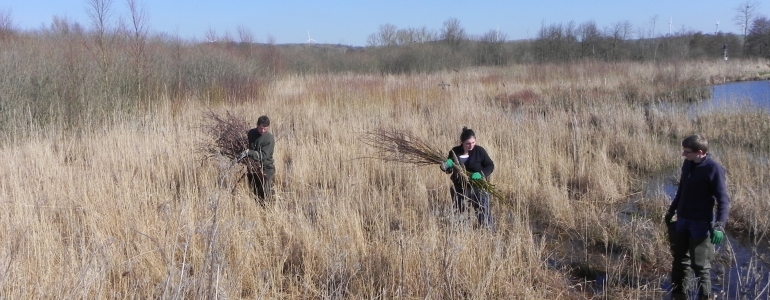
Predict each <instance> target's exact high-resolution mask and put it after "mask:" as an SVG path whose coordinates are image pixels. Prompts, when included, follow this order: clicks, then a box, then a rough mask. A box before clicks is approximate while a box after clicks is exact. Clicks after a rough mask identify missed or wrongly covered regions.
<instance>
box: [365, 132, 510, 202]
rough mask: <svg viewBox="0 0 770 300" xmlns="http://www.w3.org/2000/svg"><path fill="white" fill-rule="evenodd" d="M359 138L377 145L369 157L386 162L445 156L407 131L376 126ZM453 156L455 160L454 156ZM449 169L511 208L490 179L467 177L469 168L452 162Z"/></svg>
mask: <svg viewBox="0 0 770 300" xmlns="http://www.w3.org/2000/svg"><path fill="white" fill-rule="evenodd" d="M361 140H362V141H363V142H364V143H365V144H367V145H369V146H370V147H372V148H374V149H377V152H376V153H377V156H376V157H371V158H374V159H379V160H383V161H387V162H402V163H408V164H413V165H417V166H427V165H436V164H441V163H442V162H444V161H445V160H446V156H445V155H444V154H443V151H441V150H439V149H438V148H436V147H433V146H432V145H430V144H429V143H427V142H425V141H424V140H422V139H420V138H419V137H417V136H416V135H414V134H412V133H410V132H404V131H396V130H385V129H377V130H373V131H368V132H365V133H364V134H363V137H362V138H361ZM454 160H455V161H457V158H455V159H454ZM452 172H455V173H457V174H460V178H461V180H463V185H470V186H472V187H474V188H477V189H480V190H482V191H485V192H488V193H489V194H490V195H492V196H495V198H496V199H497V200H498V201H499V202H500V203H502V204H504V205H506V206H508V207H509V208H513V205H512V204H511V203H509V201H507V200H506V199H505V197H503V194H502V193H501V192H500V191H499V190H497V188H496V187H495V185H494V184H492V183H491V182H489V181H487V180H470V176H471V172H469V171H468V170H466V169H465V168H464V167H463V166H462V165H460V164H455V165H454V166H453V167H452Z"/></svg>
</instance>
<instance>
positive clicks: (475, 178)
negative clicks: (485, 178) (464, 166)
mask: <svg viewBox="0 0 770 300" xmlns="http://www.w3.org/2000/svg"><path fill="white" fill-rule="evenodd" d="M471 179H473V180H481V173H479V172H475V173H473V174H471Z"/></svg>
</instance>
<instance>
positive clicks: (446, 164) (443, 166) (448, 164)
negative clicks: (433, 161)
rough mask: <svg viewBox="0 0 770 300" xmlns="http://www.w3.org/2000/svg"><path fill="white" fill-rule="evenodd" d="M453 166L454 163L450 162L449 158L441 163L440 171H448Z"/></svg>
mask: <svg viewBox="0 0 770 300" xmlns="http://www.w3.org/2000/svg"><path fill="white" fill-rule="evenodd" d="M454 165H455V163H454V161H452V159H451V158H449V159H447V160H446V161H445V162H442V163H441V170H444V171H446V170H449V169H451V168H452V167H454Z"/></svg>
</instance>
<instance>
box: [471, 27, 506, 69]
mask: <svg viewBox="0 0 770 300" xmlns="http://www.w3.org/2000/svg"><path fill="white" fill-rule="evenodd" d="M507 39H508V35H506V34H505V33H502V32H500V31H499V30H494V29H490V30H489V31H487V33H485V34H483V35H482V36H481V37H480V38H479V41H478V44H477V47H476V54H475V55H476V58H475V59H476V63H478V64H481V65H497V66H501V65H504V64H506V63H507V57H506V55H505V49H504V47H503V46H504V44H505V41H506V40H507Z"/></svg>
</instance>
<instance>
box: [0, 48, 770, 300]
mask: <svg viewBox="0 0 770 300" xmlns="http://www.w3.org/2000/svg"><path fill="white" fill-rule="evenodd" d="M735 63H736V64H737V63H739V62H735ZM599 67H601V68H599ZM698 68H702V67H699V66H688V65H683V66H680V67H679V68H671V69H670V68H667V67H666V66H660V67H655V66H650V65H636V64H611V65H593V64H585V65H578V66H569V67H558V66H543V68H542V69H540V68H538V67H533V66H526V67H525V66H522V67H514V68H510V69H483V70H465V71H461V72H449V73H436V74H426V75H411V76H409V75H404V76H375V75H372V76H348V75H317V76H306V77H303V76H294V77H287V78H284V79H282V80H278V81H277V82H276V83H275V84H274V85H273V86H271V89H270V90H269V91H267V92H265V93H266V97H265V98H264V99H261V100H258V101H255V102H254V103H248V104H246V105H243V106H238V107H226V108H221V110H222V111H224V110H229V111H238V112H239V113H238V116H239V117H242V118H246V119H249V120H251V122H255V121H256V117H258V116H260V115H262V114H267V115H269V116H270V117H271V119H272V120H273V125H272V126H271V130H272V131H273V132H274V134H275V136H276V138H277V147H276V153H275V160H276V167H277V169H278V172H277V175H276V189H277V195H278V196H277V199H276V201H275V203H274V204H273V205H271V206H268V207H267V208H264V209H261V208H260V207H259V205H256V203H255V202H254V200H253V198H252V196H251V195H250V194H249V190H248V189H247V187H246V186H245V184H244V182H243V181H238V179H239V178H240V174H239V173H238V172H239V170H238V169H234V168H230V167H229V166H230V161H229V160H222V161H219V160H217V159H204V154H203V153H200V152H197V151H196V145H199V143H200V142H202V141H203V139H205V137H206V136H207V135H206V134H205V131H204V130H203V127H202V126H201V123H202V122H203V120H204V117H203V114H202V113H201V111H204V110H205V109H206V108H204V107H200V106H197V105H195V104H190V105H189V106H186V107H184V108H183V109H181V110H179V111H176V112H173V111H172V108H171V107H164V106H162V105H161V106H159V109H158V110H157V111H155V112H153V113H152V114H149V115H147V116H146V117H143V118H134V117H128V116H126V117H120V116H119V117H117V118H116V120H115V122H114V124H113V125H111V126H109V127H105V128H94V129H93V130H91V131H88V132H86V133H84V134H82V135H81V136H76V137H73V136H70V135H68V134H67V132H65V131H63V130H59V129H57V128H45V129H40V130H39V131H37V132H32V133H31V134H30V135H29V136H33V137H34V138H32V139H29V140H24V141H14V142H12V143H5V144H4V146H2V148H1V149H0V158H1V159H0V161H2V163H0V164H2V165H0V168H2V169H3V170H5V171H4V172H2V173H0V177H2V178H0V201H1V202H0V203H2V217H0V226H1V227H2V228H5V230H4V231H3V232H2V234H0V242H1V243H2V244H3V245H2V246H3V247H2V248H0V249H2V251H1V252H0V267H2V268H0V270H2V271H1V272H0V294H2V295H4V296H5V297H7V298H13V299H37V298H56V299H61V298H89V299H94V298H162V299H179V298H188V299H189V298H193V299H203V298H209V299H210V298H245V299H253V298H268V299H273V298H284V299H294V298H324V299H326V298H334V299H362V298H363V299H372V298H380V299H390V298H397V299H417V298H419V299H466V298H473V299H584V298H607V299H620V298H631V299H651V298H661V297H662V296H663V294H664V291H663V290H662V289H661V285H662V282H664V281H665V272H666V270H667V269H668V265H669V256H668V252H667V246H666V244H665V243H664V241H665V236H664V235H663V228H662V224H661V221H660V218H661V216H662V215H663V210H664V209H665V207H666V205H667V199H666V196H665V194H663V193H662V192H661V191H662V189H663V187H662V186H661V187H659V188H656V189H653V192H651V193H649V192H645V191H644V190H643V186H644V185H643V183H644V182H646V181H648V180H650V179H651V178H657V177H666V178H668V177H671V176H675V174H674V172H675V170H676V167H677V166H678V165H679V164H680V163H681V160H680V158H679V156H678V151H679V147H678V144H677V143H678V141H679V140H680V139H681V138H682V137H684V136H686V135H689V134H691V133H694V132H699V133H703V134H705V135H706V136H709V137H713V139H712V143H713V144H714V152H715V153H714V154H715V156H716V157H717V158H718V159H719V160H720V161H722V162H723V163H724V164H725V167H726V168H727V169H728V172H729V180H730V182H729V184H730V189H731V192H732V195H731V196H733V199H734V202H733V203H734V206H733V209H732V212H731V217H732V218H733V221H732V223H734V224H733V225H736V226H738V225H740V226H741V227H740V228H743V229H744V230H748V231H752V232H754V233H766V232H767V231H768V228H769V227H768V223H767V221H766V220H765V219H766V218H765V217H762V216H760V215H758V214H756V213H753V212H756V211H762V209H763V208H764V206H763V205H764V204H762V201H761V199H766V197H767V195H768V186H770V184H768V182H767V179H768V178H770V176H767V175H768V174H767V172H768V171H767V170H768V168H766V167H765V168H762V167H761V166H757V164H756V163H751V158H752V157H754V156H755V155H766V153H767V148H766V147H767V146H768V145H767V144H762V143H759V141H761V140H762V137H752V136H751V132H754V131H755V130H756V126H753V125H750V124H756V122H740V121H735V120H736V119H738V120H740V119H741V118H751V119H752V120H756V121H758V122H765V123H764V124H768V123H770V122H768V121H770V117H769V116H768V114H766V113H757V112H753V111H752V112H746V111H739V112H737V113H736V115H733V116H724V117H723V116H721V115H705V116H704V117H703V118H700V119H690V118H688V117H687V114H686V111H685V110H684V109H677V108H667V109H662V108H661V109H655V110H650V109H645V108H644V107H643V106H638V104H637V103H638V102H636V101H630V100H629V99H627V98H624V97H625V96H624V95H625V92H624V90H623V89H622V88H621V87H628V86H629V85H633V86H635V88H634V89H635V90H636V91H645V90H646V89H647V88H649V86H648V85H646V84H645V82H646V81H645V79H647V78H653V77H655V75H654V74H656V73H659V74H669V72H685V73H686V74H697V72H695V71H694V70H692V69H698ZM736 68H738V67H737V66H736ZM674 69H675V70H674ZM597 70H598V71H597ZM594 71H597V72H594ZM599 71H600V72H599ZM699 71H703V72H704V74H703V75H698V76H702V77H695V78H698V79H702V80H703V81H704V83H705V81H706V78H708V77H707V76H712V75H717V74H718V72H714V73H710V72H709V71H708V70H707V69H699ZM690 72H692V73H690ZM565 74H572V75H575V76H565ZM669 75H670V74H669ZM693 76H695V75H693ZM675 77H676V76H668V78H675ZM685 77H686V76H685ZM442 81H443V82H448V83H451V87H450V88H449V89H442V88H441V87H439V86H438V85H437V84H438V83H440V82H442ZM525 90H528V91H530V92H525V93H521V91H525ZM625 91H627V89H626V90H625ZM653 94H654V93H653V92H650V95H653ZM497 95H524V96H526V97H524V98H526V101H518V100H516V101H513V100H511V101H507V100H506V99H516V97H517V96H512V97H513V98H511V97H497ZM527 95H528V96H527ZM522 97H523V96H522ZM501 101H502V102H501ZM174 109H178V108H174ZM218 109H219V108H215V111H216V110H218ZM217 112H218V113H221V111H217ZM252 119H253V120H252ZM464 125H465V126H468V127H469V128H472V129H474V130H475V131H476V133H477V135H478V136H477V138H478V144H479V145H482V146H484V147H485V148H486V149H487V150H488V151H489V154H490V156H491V157H492V159H493V160H494V161H495V164H496V169H495V172H494V174H493V177H492V182H493V183H494V184H495V187H496V188H497V189H499V191H500V192H501V194H502V195H503V197H505V199H506V200H507V201H510V203H512V205H511V206H510V207H506V206H501V205H495V206H494V207H493V215H494V217H495V219H496V222H497V230H496V231H487V230H482V229H476V228H474V225H473V224H474V222H473V218H470V216H463V215H457V214H455V213H453V212H452V207H451V202H450V199H449V193H448V188H449V180H448V178H447V176H446V175H445V174H443V173H442V172H440V171H439V170H438V166H435V167H433V166H427V167H416V166H413V165H411V164H409V163H403V164H398V163H396V164H393V163H384V162H382V161H380V160H374V159H365V157H367V156H371V155H372V149H371V147H368V146H367V145H366V144H365V143H363V142H362V141H361V139H360V134H361V133H363V132H367V131H371V130H375V129H378V128H383V127H396V128H401V129H403V130H404V131H405V132H415V133H418V134H419V136H420V137H421V138H423V139H424V140H425V142H426V143H429V144H430V145H436V147H439V148H441V149H446V150H447V151H448V149H449V148H450V147H452V146H454V145H455V144H456V143H458V142H459V141H457V139H458V138H459V133H460V129H461V128H462V126H464ZM717 128H718V129H717ZM31 130H35V129H31ZM763 130H766V128H765V129H763ZM738 137H740V138H738ZM747 139H748V141H747ZM752 140H753V141H755V142H756V143H755V144H756V145H755V146H753V148H750V149H749V148H747V147H746V143H747V142H751V141H752ZM762 242H763V243H765V244H766V243H767V242H766V241H762Z"/></svg>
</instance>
